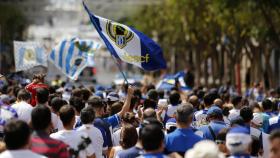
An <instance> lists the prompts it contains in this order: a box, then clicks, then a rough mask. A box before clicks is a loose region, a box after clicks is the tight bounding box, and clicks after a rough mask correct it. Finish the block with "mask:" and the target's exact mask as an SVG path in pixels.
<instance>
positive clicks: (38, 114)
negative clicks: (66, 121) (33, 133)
mask: <svg viewBox="0 0 280 158" xmlns="http://www.w3.org/2000/svg"><path fill="white" fill-rule="evenodd" d="M31 122H32V127H33V129H34V130H45V129H47V127H48V126H49V125H50V124H51V111H50V109H49V108H48V107H46V106H44V105H38V106H36V107H35V108H34V109H33V110H32V112H31Z"/></svg>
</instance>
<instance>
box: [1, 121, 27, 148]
mask: <svg viewBox="0 0 280 158" xmlns="http://www.w3.org/2000/svg"><path fill="white" fill-rule="evenodd" d="M30 134H31V130H30V128H29V126H28V125H27V123H25V122H24V121H21V120H12V121H10V122H9V123H8V124H7V125H6V126H5V127H4V135H5V137H4V141H5V143H6V147H7V149H9V150H16V149H20V148H22V147H24V146H25V145H27V144H28V142H29V139H30Z"/></svg>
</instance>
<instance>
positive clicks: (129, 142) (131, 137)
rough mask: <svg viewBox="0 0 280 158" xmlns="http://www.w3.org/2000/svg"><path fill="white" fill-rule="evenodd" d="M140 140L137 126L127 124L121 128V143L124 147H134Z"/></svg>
mask: <svg viewBox="0 0 280 158" xmlns="http://www.w3.org/2000/svg"><path fill="white" fill-rule="evenodd" d="M137 140H138V135H137V131H136V128H135V127H134V126H133V125H130V124H126V125H125V126H123V127H122V129H121V134H120V145H121V146H122V148H123V149H128V148H131V147H133V146H134V145H135V144H136V143H137Z"/></svg>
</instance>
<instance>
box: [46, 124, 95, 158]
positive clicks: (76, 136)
mask: <svg viewBox="0 0 280 158" xmlns="http://www.w3.org/2000/svg"><path fill="white" fill-rule="evenodd" d="M50 137H51V138H53V139H57V140H61V141H63V142H64V143H65V144H67V145H69V146H70V147H71V148H73V149H75V150H77V149H78V145H79V144H80V143H81V142H82V141H83V140H82V137H88V136H87V134H86V133H83V132H80V131H74V130H65V129H63V130H60V131H58V132H56V133H53V134H51V135H50ZM93 141H94V140H93ZM93 149H94V148H93V147H92V146H91V144H90V145H89V146H88V147H87V148H86V150H83V151H81V152H80V153H79V158H86V157H87V156H91V155H92V154H94V153H95V151H94V150H93Z"/></svg>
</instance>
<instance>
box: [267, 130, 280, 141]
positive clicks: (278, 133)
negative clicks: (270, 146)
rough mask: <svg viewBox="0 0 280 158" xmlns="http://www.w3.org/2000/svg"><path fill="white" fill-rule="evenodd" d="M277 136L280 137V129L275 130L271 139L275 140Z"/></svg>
mask: <svg viewBox="0 0 280 158" xmlns="http://www.w3.org/2000/svg"><path fill="white" fill-rule="evenodd" d="M277 138H278V139H280V129H276V130H273V131H272V132H271V134H270V136H269V140H270V141H273V140H274V139H277Z"/></svg>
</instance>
